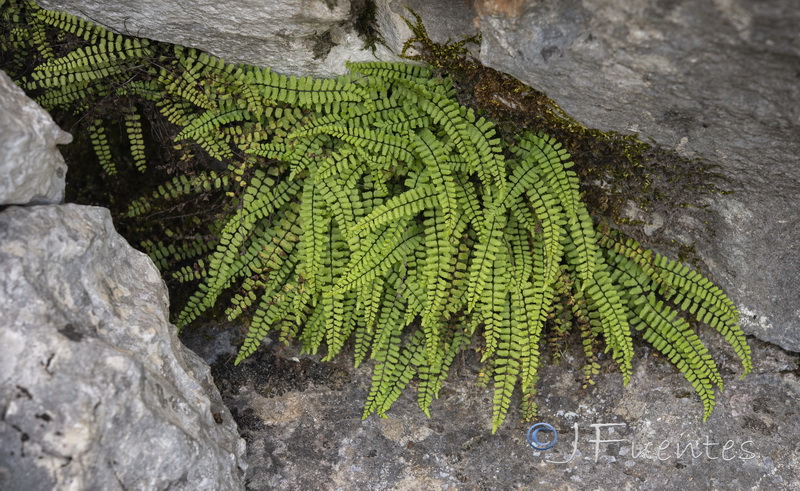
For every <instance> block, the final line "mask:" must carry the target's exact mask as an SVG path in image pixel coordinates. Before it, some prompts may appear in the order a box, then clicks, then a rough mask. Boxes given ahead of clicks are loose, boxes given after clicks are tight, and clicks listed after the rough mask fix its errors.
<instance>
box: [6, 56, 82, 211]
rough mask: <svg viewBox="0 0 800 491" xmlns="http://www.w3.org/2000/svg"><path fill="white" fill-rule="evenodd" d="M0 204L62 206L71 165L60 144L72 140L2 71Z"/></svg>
mask: <svg viewBox="0 0 800 491" xmlns="http://www.w3.org/2000/svg"><path fill="white" fill-rule="evenodd" d="M0 101H2V106H3V107H2V110H0V205H14V204H26V203H48V204H52V203H60V202H61V201H62V200H63V199H64V176H65V174H66V172H67V164H65V163H64V158H63V157H62V156H61V153H59V151H58V149H57V148H56V145H58V144H66V143H69V142H71V141H72V136H71V135H70V134H69V133H67V132H65V131H62V130H61V128H59V127H58V126H57V125H56V124H55V123H54V122H53V118H51V117H50V115H49V114H48V113H47V112H46V111H45V110H44V109H42V108H41V107H39V105H38V104H36V103H35V102H33V101H32V100H31V99H29V98H28V97H27V96H26V95H25V93H24V92H23V91H22V89H20V88H19V87H17V86H16V85H15V84H14V82H13V81H11V78H9V76H8V75H6V73H5V72H4V71H2V70H0Z"/></svg>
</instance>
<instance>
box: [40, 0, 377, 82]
mask: <svg viewBox="0 0 800 491" xmlns="http://www.w3.org/2000/svg"><path fill="white" fill-rule="evenodd" d="M38 3H39V4H40V5H41V6H42V7H44V8H47V9H52V10H60V11H64V12H69V13H70V14H73V15H77V16H80V17H83V18H85V19H87V20H91V21H93V22H96V23H99V24H102V25H104V26H106V27H108V28H110V29H112V30H115V31H117V32H120V33H122V34H130V35H135V36H141V37H147V38H151V39H156V40H158V41H165V42H169V43H174V44H181V45H184V46H192V47H195V48H200V49H202V50H204V51H207V52H209V53H212V54H214V55H216V56H219V57H221V58H224V59H225V61H228V62H232V63H238V62H243V63H248V64H251V65H260V66H268V67H271V68H272V69H273V70H274V71H276V72H279V73H286V74H290V75H313V76H318V77H332V76H336V75H341V74H343V73H345V72H346V71H347V70H346V68H345V66H344V62H345V61H346V60H352V61H367V60H375V56H373V53H372V51H370V50H364V49H363V48H364V40H363V39H361V37H359V36H358V33H357V32H356V31H355V29H354V22H355V17H356V16H357V14H358V13H359V9H360V8H363V5H364V3H365V2H363V1H360V0H288V1H287V0H272V1H264V0H234V1H226V2H219V1H216V0H200V1H196V2H189V3H186V2H180V1H176V0H144V1H140V2H136V3H135V4H133V3H129V2H108V1H103V0H41V1H39V2H38ZM354 4H355V7H354V6H353V5H354ZM376 53H377V55H378V57H379V58H381V59H386V58H390V57H392V55H391V53H389V52H388V50H386V48H384V47H381V46H378V49H377V50H376Z"/></svg>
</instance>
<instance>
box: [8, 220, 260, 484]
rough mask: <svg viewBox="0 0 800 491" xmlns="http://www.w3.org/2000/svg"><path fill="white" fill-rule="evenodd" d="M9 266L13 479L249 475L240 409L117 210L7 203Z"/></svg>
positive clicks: (231, 478)
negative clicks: (178, 322) (114, 215)
mask: <svg viewBox="0 0 800 491" xmlns="http://www.w3.org/2000/svg"><path fill="white" fill-rule="evenodd" d="M0 270H1V271H3V275H2V281H0V319H1V321H0V322H2V326H0V442H2V445H0V489H4V490H17V489H76V490H77V489H108V490H113V489H167V488H169V489H186V490H197V489H203V490H223V489H224V490H228V489H237V488H240V487H241V476H242V474H243V472H244V467H245V464H244V463H243V454H244V450H245V449H244V442H243V441H242V440H241V439H240V438H239V435H238V433H237V429H236V423H235V422H234V421H233V419H232V418H231V415H230V413H229V411H228V410H227V408H226V407H225V406H224V405H223V404H222V401H221V399H220V397H219V393H218V392H217V391H216V389H215V388H214V385H213V382H212V380H211V376H210V374H209V368H208V365H206V364H205V363H204V362H203V361H202V360H201V359H200V358H199V357H197V356H196V355H195V354H194V353H193V352H191V351H189V350H187V349H185V348H184V347H183V345H182V344H181V343H180V342H179V341H178V339H177V335H176V330H175V327H174V326H172V325H171V324H169V322H168V309H167V301H168V297H167V291H166V287H165V286H164V283H163V282H162V280H161V277H160V276H159V273H158V270H157V269H156V268H155V266H154V265H153V263H152V261H150V258H148V257H147V256H146V255H145V254H143V253H141V252H138V251H136V250H134V249H133V248H132V247H130V246H129V245H128V243H127V242H126V241H125V239H123V238H122V237H121V236H120V235H118V234H117V233H116V231H115V230H114V227H113V225H112V222H111V215H110V213H109V212H108V210H106V209H104V208H97V207H89V206H79V205H61V206H32V207H27V208H20V207H11V208H8V209H6V210H4V211H3V212H1V213H0Z"/></svg>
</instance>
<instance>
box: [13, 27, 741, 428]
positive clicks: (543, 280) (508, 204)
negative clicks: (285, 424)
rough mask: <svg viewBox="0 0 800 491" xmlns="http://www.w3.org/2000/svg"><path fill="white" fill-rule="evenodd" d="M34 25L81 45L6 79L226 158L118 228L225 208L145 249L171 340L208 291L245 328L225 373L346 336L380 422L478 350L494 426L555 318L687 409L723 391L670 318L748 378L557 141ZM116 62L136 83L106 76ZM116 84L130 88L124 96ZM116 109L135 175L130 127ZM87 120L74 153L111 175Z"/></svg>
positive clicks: (324, 346) (326, 84)
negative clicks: (201, 202)
mask: <svg viewBox="0 0 800 491" xmlns="http://www.w3.org/2000/svg"><path fill="white" fill-rule="evenodd" d="M36 12H37V13H36V16H37V17H36V18H37V19H39V20H40V21H41V22H46V23H47V24H48V25H53V26H56V27H58V28H59V29H61V30H62V31H64V32H68V33H71V34H72V35H75V36H82V38H83V39H85V40H86V41H87V43H88V45H85V46H81V47H80V48H77V49H75V50H73V51H70V52H69V53H66V54H64V55H62V56H60V57H55V56H51V57H49V58H48V60H47V61H46V62H44V63H43V64H41V65H39V66H37V67H36V68H35V70H34V72H33V76H31V77H30V78H28V79H26V80H27V82H26V83H27V85H28V87H29V88H34V89H40V90H42V92H41V96H40V98H41V99H42V100H43V101H45V102H46V104H47V105H48V106H49V107H54V106H58V107H61V108H65V109H70V110H77V111H82V110H85V109H86V104H87V103H88V102H87V99H88V98H89V95H88V94H90V93H91V94H95V96H98V97H104V96H105V95H107V94H108V93H109V91H113V92H114V93H115V94H118V95H122V94H124V95H127V96H135V97H138V98H140V99H141V100H144V101H148V102H149V103H150V104H153V105H154V107H156V108H157V109H158V111H159V112H160V113H161V115H163V117H165V118H166V119H168V120H169V121H170V122H171V123H172V124H174V125H175V126H176V127H177V131H176V133H175V135H176V136H175V145H176V148H177V149H178V150H179V151H182V152H184V155H187V156H191V155H193V154H192V152H193V151H192V150H190V149H192V148H200V149H202V151H204V152H205V153H207V154H208V155H210V156H211V157H212V158H213V159H216V160H219V161H223V162H227V163H228V166H227V170H225V171H224V172H220V173H218V172H215V171H206V172H200V173H195V174H193V175H191V176H187V175H183V174H179V175H177V176H176V177H175V178H174V179H172V180H171V181H169V182H167V183H164V184H163V185H162V186H161V187H159V188H158V190H157V191H156V192H155V193H154V194H153V195H152V196H146V197H143V198H141V199H139V200H137V201H136V202H134V203H133V204H132V206H131V208H130V210H129V214H130V215H131V216H135V215H140V214H143V213H146V212H148V210H150V209H151V208H152V207H154V206H157V205H158V202H159V200H160V199H164V200H173V199H177V198H181V197H183V196H186V195H187V194H191V193H197V192H207V191H218V192H224V193H226V195H227V196H228V197H229V198H228V199H229V200H230V202H231V207H230V210H232V211H231V212H230V214H229V215H226V216H224V217H223V218H222V219H220V220H217V221H216V222H215V223H214V224H213V225H212V230H213V231H214V233H215V238H214V239H208V240H197V239H193V240H189V241H184V242H183V243H182V244H176V243H171V242H167V241H161V242H150V243H148V244H145V246H146V248H147V249H148V250H149V252H150V254H151V255H152V256H153V258H154V260H155V261H157V263H159V264H160V265H161V266H168V265H170V264H177V263H178V262H181V264H183V266H182V267H181V268H180V269H179V270H177V271H173V273H172V274H173V276H174V278H175V279H177V280H179V281H182V282H191V283H193V284H196V285H197V286H196V290H195V291H194V294H192V295H191V297H190V298H189V300H188V302H187V303H186V305H185V306H184V307H183V309H182V310H181V311H180V312H179V313H178V315H177V318H176V324H177V325H178V327H179V328H183V327H185V326H187V325H189V324H190V323H191V322H193V321H194V320H195V319H197V318H198V317H199V316H200V315H202V314H203V313H204V312H206V311H208V310H209V309H211V308H212V307H214V306H215V305H216V304H217V303H218V301H219V300H220V299H221V298H229V300H228V307H227V310H226V314H227V316H228V318H229V319H236V318H238V317H240V316H242V315H243V314H244V313H247V314H248V315H247V318H248V325H249V330H248V334H247V337H246V339H245V340H244V343H243V345H242V347H241V349H240V351H239V355H238V357H237V358H236V363H237V364H238V363H240V362H241V361H242V360H244V359H245V358H246V357H247V356H249V355H251V354H252V353H253V352H254V351H255V350H256V349H258V347H259V346H260V345H261V343H262V341H263V340H264V338H265V337H267V336H268V335H270V333H276V335H277V336H278V337H279V338H280V339H281V340H282V341H284V342H290V341H298V342H299V343H301V345H302V347H303V350H304V351H305V352H307V353H313V354H316V353H323V354H324V359H326V360H330V359H332V358H333V357H335V356H337V355H338V354H340V353H341V352H342V351H343V350H344V348H345V346H348V343H351V345H352V352H353V353H354V357H355V363H356V365H358V364H360V363H362V362H365V361H367V360H374V362H375V369H374V372H373V384H372V389H371V390H370V392H369V395H368V396H367V401H366V406H365V409H364V417H367V416H369V415H370V414H372V413H377V414H379V415H381V416H383V415H385V414H386V412H387V411H388V410H389V408H390V407H391V405H392V404H393V403H394V402H395V401H396V400H397V398H398V397H399V396H400V394H401V393H402V391H403V390H404V389H405V387H406V386H407V385H408V384H409V383H410V382H411V380H412V379H414V378H415V377H416V378H417V379H418V380H419V383H418V385H417V400H418V403H419V406H420V408H421V409H422V410H423V411H424V412H425V413H426V414H427V413H428V410H429V407H430V405H431V403H432V401H433V400H434V399H435V398H436V397H438V395H439V391H440V389H441V387H442V384H443V381H444V380H445V378H446V377H447V374H448V371H449V369H450V367H451V365H452V362H453V360H454V358H455V356H456V355H457V354H458V353H459V352H461V351H463V350H467V349H477V350H478V351H479V352H480V354H481V360H482V362H483V363H485V370H484V373H485V374H486V375H487V376H488V377H489V379H490V380H491V381H492V382H493V387H494V400H493V416H492V430H493V431H496V430H497V429H498V427H499V426H500V425H501V424H502V422H503V421H504V419H505V417H506V414H507V412H508V410H509V408H510V405H511V401H512V399H513V397H514V392H515V390H519V391H520V392H521V394H522V403H523V405H522V407H523V417H524V418H528V419H529V418H532V417H533V416H534V414H535V410H536V406H535V404H534V403H533V396H534V394H535V390H536V389H535V384H536V380H537V370H538V368H539V366H540V364H541V359H540V351H539V346H540V344H541V341H542V338H543V333H544V332H545V329H546V328H547V326H548V325H551V324H558V323H559V321H558V319H559V318H561V317H560V316H559V312H561V311H562V310H563V309H564V306H565V305H568V306H569V307H567V308H569V309H570V311H571V312H572V313H573V314H574V315H573V317H574V318H576V319H577V320H578V321H577V322H575V325H579V326H580V328H581V331H582V337H583V339H584V343H585V347H586V352H587V354H588V355H590V363H589V364H588V365H587V369H586V370H587V374H588V375H591V374H593V373H597V364H596V361H594V359H593V356H594V353H595V347H596V346H597V345H598V344H599V343H601V342H602V343H604V344H605V351H606V352H607V353H609V355H610V357H611V358H613V360H614V361H615V362H616V363H617V365H618V366H619V369H620V371H621V372H622V375H623V380H624V383H627V382H628V381H629V379H630V375H631V370H632V367H631V365H632V359H633V338H634V334H635V333H637V332H638V333H640V335H641V337H642V338H643V339H644V340H645V341H647V342H649V343H651V344H652V345H653V346H654V347H655V348H656V349H658V350H659V351H660V352H662V353H663V354H664V355H665V356H667V357H668V358H669V359H670V361H672V362H673V363H674V364H675V365H676V366H677V367H678V369H679V370H680V371H681V372H682V373H683V374H684V376H685V377H686V379H687V380H688V381H689V382H690V383H691V384H692V385H693V387H694V388H695V390H696V392H697V393H698V395H699V396H700V399H701V401H702V403H703V407H704V416H705V417H708V415H709V414H710V413H711V410H712V409H713V407H714V401H715V399H714V397H715V396H714V388H715V387H718V388H722V380H721V376H720V374H719V371H718V369H717V367H716V365H715V363H714V361H713V359H712V358H711V356H710V355H709V353H708V351H707V349H706V348H705V346H704V345H703V344H702V342H701V341H700V339H699V338H698V336H697V335H696V333H695V332H694V330H693V328H692V327H691V324H690V322H700V323H705V324H708V325H709V326H711V327H712V328H714V329H716V330H717V331H718V332H719V333H720V334H721V335H722V336H724V338H725V339H726V341H727V342H728V343H730V344H731V345H732V346H733V348H734V350H735V351H736V354H737V355H738V356H739V357H740V358H741V361H742V364H743V366H744V371H745V373H747V372H748V371H750V369H751V368H752V364H751V360H750V350H749V347H748V346H747V343H746V342H745V338H744V334H743V333H742V331H741V329H740V328H739V326H738V324H737V322H738V313H737V311H736V308H735V307H734V305H733V304H732V303H731V301H730V300H729V299H728V298H727V297H725V295H724V294H723V293H722V292H721V291H720V290H719V289H718V288H717V287H716V286H714V285H713V284H712V283H711V282H710V281H709V280H708V279H706V278H705V277H704V276H702V275H700V274H699V273H698V272H697V271H695V270H691V269H689V268H688V267H686V266H684V265H682V264H680V263H677V262H675V261H672V260H670V259H668V258H666V257H663V256H661V255H659V254H657V253H655V252H653V251H650V250H647V249H645V248H644V247H642V246H641V245H640V244H638V243H636V242H635V241H633V240H632V239H629V238H626V237H625V236H623V235H622V234H621V233H619V232H617V231H614V230H612V229H610V228H609V227H607V226H606V225H605V224H604V223H603V222H602V221H600V220H595V219H593V217H592V216H591V214H590V212H589V210H587V208H586V206H585V204H584V201H583V200H582V193H581V188H580V182H579V179H578V177H577V175H576V173H575V172H574V171H573V170H572V167H573V162H572V157H571V155H570V154H569V153H568V151H567V149H565V148H564V147H563V146H562V145H561V144H560V143H559V142H558V141H556V139H555V138H553V137H551V136H549V135H547V134H545V133H541V132H540V133H534V132H522V133H519V134H506V133H504V134H502V135H501V133H500V132H499V130H498V128H497V127H496V126H495V124H494V123H493V122H492V121H489V120H487V119H486V118H484V117H482V116H481V115H480V114H477V113H476V112H475V111H474V110H472V109H469V108H467V107H465V106H463V105H461V104H460V103H459V102H458V101H457V100H456V99H455V89H454V87H453V84H452V82H451V81H450V80H449V79H447V78H442V77H439V76H437V75H435V74H434V72H433V71H432V70H430V69H429V68H427V67H423V66H416V65H408V64H402V63H386V62H376V63H356V64H350V65H349V66H348V67H349V74H348V75H346V76H342V77H339V78H338V79H331V80H320V79H312V78H308V77H300V78H297V77H286V76H283V75H279V74H276V73H273V72H271V71H270V70H269V69H263V68H258V67H253V66H244V65H231V64H226V63H224V62H223V61H222V60H220V59H218V58H214V57H212V56H209V55H207V54H205V53H200V52H197V51H195V50H193V49H186V48H182V47H174V48H172V50H171V52H168V51H167V50H165V49H163V48H160V49H159V50H156V49H155V48H153V47H151V45H150V44H148V43H147V42H146V41H144V40H136V39H131V38H124V39H120V37H118V36H117V35H112V34H109V33H106V32H104V31H103V30H101V29H99V28H97V27H93V26H88V25H85V24H83V23H82V21H78V20H76V19H74V18H71V17H65V16H63V15H60V16H54V15H52V14H50V13H44V12H43V11H36ZM156 53H161V54H158V55H156ZM131 59H136V63H135V64H136V67H135V69H134V68H131V67H128V68H125V67H126V66H128V65H126V64H127V63H129V60H131ZM126 70H134V73H135V74H136V76H135V77H128V78H126V79H125V80H124V82H123V79H122V78H121V77H120V74H122V73H126ZM111 81H113V82H114V83H110V82H111ZM123 117H124V121H125V128H126V131H127V133H128V135H129V138H130V141H131V146H132V152H133V153H132V154H133V157H134V159H133V161H134V162H135V165H136V166H137V167H139V168H141V169H143V168H144V167H145V165H146V162H145V159H144V150H143V144H142V140H141V138H140V134H141V131H142V130H141V123H140V120H139V115H138V114H137V113H135V112H131V111H125V112H124V113H123ZM101 123H102V121H95V122H94V123H93V124H92V126H91V132H92V133H91V134H92V141H93V142H94V144H95V146H96V147H97V154H98V156H99V157H100V160H101V163H102V165H103V166H104V168H105V169H106V170H107V171H108V172H112V171H113V170H114V169H115V166H114V164H113V161H112V156H111V154H110V152H109V151H108V144H107V141H106V139H105V133H104V131H103V126H102V124H101ZM678 314H680V315H678ZM570 318H572V317H570ZM571 327H572V324H567V323H564V324H562V325H561V327H560V328H562V329H563V330H567V329H569V328H571Z"/></svg>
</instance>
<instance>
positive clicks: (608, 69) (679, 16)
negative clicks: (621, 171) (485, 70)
mask: <svg viewBox="0 0 800 491" xmlns="http://www.w3.org/2000/svg"><path fill="white" fill-rule="evenodd" d="M475 9H476V11H477V13H478V16H479V20H480V28H481V33H482V35H483V42H482V44H481V50H480V59H481V61H482V62H483V63H484V64H485V65H487V66H490V67H492V68H495V69H497V70H500V71H503V72H506V73H509V74H511V75H513V76H515V77H517V78H519V79H520V80H522V81H523V82H525V83H527V84H529V85H531V86H533V87H534V88H536V89H539V90H542V91H543V92H545V93H546V94H547V95H548V96H550V97H551V98H553V99H554V100H555V101H556V102H557V103H558V104H559V105H560V106H561V107H562V108H563V109H564V110H566V111H567V112H568V113H569V114H571V115H572V116H573V117H575V118H576V119H577V120H578V121H580V122H581V123H583V124H585V125H587V126H589V127H595V128H599V129H601V130H604V131H606V130H613V131H619V132H623V133H638V134H639V136H640V137H641V138H642V139H644V140H645V141H647V140H648V139H652V140H654V141H655V143H657V144H658V145H660V146H662V147H664V148H667V149H672V150H675V151H676V152H678V153H679V154H681V155H683V156H685V157H688V158H694V157H699V158H702V159H704V160H706V161H708V162H710V163H713V164H718V165H719V166H720V171H721V173H722V174H723V175H724V176H725V177H726V178H727V179H728V180H729V182H728V184H726V186H727V187H728V188H729V189H730V190H731V191H733V193H732V194H729V195H722V196H714V197H713V198H712V199H711V200H710V201H709V202H708V205H709V211H710V213H709V214H707V215H704V216H700V215H697V214H696V213H692V211H691V210H680V211H677V212H675V213H672V214H670V216H646V215H644V216H642V217H641V218H645V219H647V220H649V221H650V222H652V223H654V224H655V225H656V226H654V227H653V233H657V234H660V236H661V237H663V238H666V239H677V240H679V241H681V242H683V243H686V244H692V243H695V244H696V249H697V252H698V254H699V256H700V258H701V259H702V260H703V261H704V262H705V263H706V265H707V266H708V268H707V269H708V271H709V272H710V273H711V274H712V276H713V277H714V279H715V280H716V281H717V283H718V284H720V286H722V287H723V289H724V290H725V291H726V292H727V293H728V294H729V296H730V297H731V298H732V299H733V301H734V302H735V303H736V304H737V305H738V306H739V309H740V311H741V313H742V314H743V315H742V325H743V327H744V328H745V330H746V331H747V332H748V333H751V334H754V335H756V336H758V337H759V338H761V339H764V340H767V341H769V342H773V343H777V344H779V345H781V346H783V347H784V348H786V349H791V350H793V351H800V310H799V309H798V306H800V288H797V279H798V278H800V260H798V258H800V251H799V250H798V246H797V244H798V243H800V200H798V199H797V198H798V196H800V179H798V178H797V169H798V168H800V138H798V135H800V105H799V104H798V103H797V101H798V100H800V44H798V37H797V26H798V25H800V11H799V10H798V9H797V5H796V3H795V2H792V1H790V0H768V1H765V2H750V1H747V0H729V1H714V2H693V1H680V0H678V1H661V0H634V1H610V2H609V1H596V0H588V1H577V0H544V1H537V2H533V1H528V2H525V1H522V2H501V1H497V0H478V1H477V2H476V4H475ZM689 191H690V190H689Z"/></svg>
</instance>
